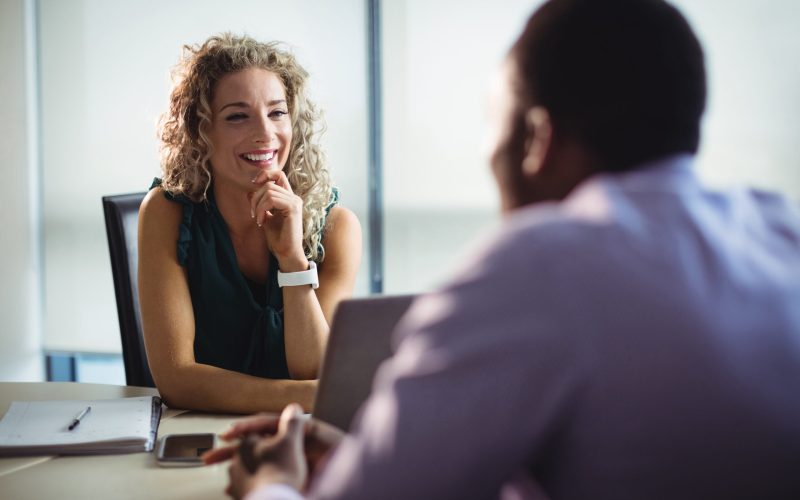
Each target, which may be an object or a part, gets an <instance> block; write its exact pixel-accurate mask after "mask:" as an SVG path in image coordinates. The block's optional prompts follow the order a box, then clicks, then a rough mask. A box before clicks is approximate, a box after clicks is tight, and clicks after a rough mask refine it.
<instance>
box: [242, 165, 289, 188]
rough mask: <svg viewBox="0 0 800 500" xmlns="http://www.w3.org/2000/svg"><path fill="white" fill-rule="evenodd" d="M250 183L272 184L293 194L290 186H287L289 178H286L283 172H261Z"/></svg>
mask: <svg viewBox="0 0 800 500" xmlns="http://www.w3.org/2000/svg"><path fill="white" fill-rule="evenodd" d="M252 182H253V184H264V183H266V182H274V183H276V184H277V185H278V186H280V187H282V188H283V189H286V190H288V191H289V192H293V191H292V186H291V184H289V178H288V177H286V173H285V172H284V171H283V170H262V171H261V172H259V173H258V175H256V176H255V177H254V178H253V180H252Z"/></svg>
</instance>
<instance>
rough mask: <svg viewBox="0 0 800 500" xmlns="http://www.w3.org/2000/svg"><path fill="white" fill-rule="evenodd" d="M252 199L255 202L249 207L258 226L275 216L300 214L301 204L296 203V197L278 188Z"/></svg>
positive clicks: (270, 189) (267, 190)
mask: <svg viewBox="0 0 800 500" xmlns="http://www.w3.org/2000/svg"><path fill="white" fill-rule="evenodd" d="M254 198H255V202H254V203H252V204H251V206H252V207H253V208H252V210H253V212H254V214H255V216H256V222H257V223H258V224H259V225H261V224H263V223H264V222H265V221H266V220H267V219H270V218H272V217H273V216H275V215H277V214H281V215H283V216H289V215H291V213H292V212H294V211H297V212H298V214H299V213H300V212H302V204H300V203H298V198H297V196H296V195H294V194H292V193H288V192H286V191H284V190H281V189H280V188H279V187H275V188H274V189H273V188H268V189H266V190H265V191H264V192H262V193H259V194H257V195H256V196H254Z"/></svg>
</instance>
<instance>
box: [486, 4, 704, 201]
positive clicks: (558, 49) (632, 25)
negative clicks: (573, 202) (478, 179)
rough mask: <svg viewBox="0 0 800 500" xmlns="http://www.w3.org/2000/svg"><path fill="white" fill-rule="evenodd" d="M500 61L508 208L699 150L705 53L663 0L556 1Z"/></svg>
mask: <svg viewBox="0 0 800 500" xmlns="http://www.w3.org/2000/svg"><path fill="white" fill-rule="evenodd" d="M504 70H505V71H504V77H503V82H502V83H501V89H502V90H501V93H505V94H506V95H505V96H504V97H502V98H501V99H500V100H501V101H502V100H506V101H507V102H506V104H504V105H500V107H504V108H506V109H505V111H506V115H505V117H504V118H500V120H501V121H502V122H504V124H503V127H504V131H503V132H502V133H500V134H498V135H499V137H501V138H502V139H501V140H498V141H497V147H496V149H495V150H494V152H493V154H492V166H493V169H494V171H495V175H496V177H497V179H498V182H499V184H500V189H501V193H502V194H503V201H504V207H505V208H507V209H510V208H515V207H518V206H522V205H525V204H528V203H533V202H537V201H541V200H546V199H560V198H563V197H564V196H566V194H568V193H569V191H570V190H571V189H572V188H573V187H574V186H575V185H576V184H577V183H578V182H580V181H581V180H582V179H583V178H585V177H586V176H588V175H591V174H592V173H594V172H598V171H624V170H630V169H634V168H636V167H637V166H639V165H641V164H642V163H644V162H647V161H649V160H654V159H657V158H659V157H663V156H666V155H669V154H674V153H681V152H688V153H694V152H696V151H697V148H698V145H699V141H700V119H701V116H702V114H703V110H704V108H705V98H706V84H705V67H704V62H703V52H702V48H701V47H700V43H699V42H698V40H697V38H696V37H695V35H694V33H693V32H692V30H691V28H690V27H689V25H688V23H687V22H686V20H685V19H684V18H683V16H682V15H681V14H680V13H679V12H678V11H677V10H676V9H675V8H674V7H672V6H671V5H669V4H668V3H666V2H664V1H662V0H550V1H549V2H547V3H545V4H544V5H543V6H542V7H541V8H540V9H539V10H537V11H536V12H535V13H534V14H533V16H532V17H531V18H530V20H529V21H528V23H527V25H526V27H525V29H524V31H523V32H522V34H521V35H520V37H519V38H518V40H517V41H516V42H515V44H514V45H513V46H512V48H511V50H510V52H509V55H508V58H507V61H506V65H505V67H504Z"/></svg>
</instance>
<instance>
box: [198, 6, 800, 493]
mask: <svg viewBox="0 0 800 500" xmlns="http://www.w3.org/2000/svg"><path fill="white" fill-rule="evenodd" d="M704 106H705V70H704V63H703V55H702V50H701V48H700V45H699V43H698V41H697V39H696V37H695V35H694V34H693V33H692V31H691V29H690V27H689V26H688V24H687V23H686V21H685V20H684V18H683V17H682V16H681V15H680V14H679V13H678V12H677V11H676V10H675V9H674V8H673V7H671V6H670V5H669V4H667V3H665V2H663V1H660V0H551V1H549V2H547V3H546V4H544V5H543V6H542V7H541V8H540V9H539V10H538V11H537V12H536V13H535V14H534V15H533V17H532V18H531V19H530V21H529V22H528V25H527V26H526V28H525V30H524V32H523V33H522V34H521V36H520V37H519V39H518V40H517V42H516V43H515V44H514V46H513V47H512V49H511V51H510V53H509V56H508V58H507V61H506V64H505V66H504V68H503V73H502V75H501V77H500V80H499V83H498V88H497V90H496V95H495V100H494V102H493V104H492V107H491V112H492V113H493V114H494V116H495V123H494V130H495V132H496V133H495V135H494V141H493V144H494V148H493V151H492V153H491V158H490V162H491V166H492V169H493V172H494V174H495V177H496V180H497V184H498V187H499V190H500V193H501V199H502V205H503V209H504V211H505V212H506V213H507V218H506V220H505V222H504V224H503V227H502V228H501V230H500V231H499V232H498V233H497V234H496V235H494V236H493V237H492V238H491V239H489V241H487V243H486V244H485V245H484V247H483V248H482V250H481V251H479V252H478V253H477V254H476V255H474V256H473V258H472V259H471V260H469V261H468V262H466V263H465V264H463V265H462V267H461V268H460V271H459V272H458V274H457V277H456V278H455V279H454V280H453V281H452V282H451V283H450V284H449V285H448V286H446V287H444V288H443V289H441V290H439V291H437V292H436V293H434V294H432V295H430V296H428V297H425V298H424V299H422V300H419V301H418V302H417V303H416V304H415V305H414V306H413V307H412V310H411V311H410V313H409V315H408V316H407V317H406V319H405V320H404V321H403V322H402V324H401V325H400V327H399V331H398V332H397V338H398V341H399V344H398V349H397V352H396V354H395V356H394V357H393V358H392V359H391V360H390V361H388V362H387V363H385V364H384V366H383V367H382V368H381V370H380V371H379V373H378V375H377V378H376V381H375V386H374V391H373V394H372V396H371V397H370V399H369V400H368V402H367V403H366V404H365V407H364V408H363V409H362V412H361V415H360V419H359V420H358V422H357V423H356V425H355V426H354V428H353V429H352V430H351V433H350V434H348V435H347V436H346V437H345V438H344V439H343V440H342V441H341V443H339V444H338V446H336V448H335V451H333V452H332V454H331V456H330V458H329V460H328V461H327V464H325V466H324V467H319V466H316V465H317V460H316V457H317V456H318V455H319V450H320V448H322V449H325V447H326V446H327V445H329V444H330V443H331V442H332V441H335V440H334V439H329V438H326V437H325V436H326V434H325V433H324V432H322V433H321V432H319V430H320V429H322V430H323V431H324V430H325V429H324V427H320V426H319V425H318V424H315V425H308V424H304V421H303V420H302V418H301V417H300V414H299V411H298V409H297V408H296V407H292V406H290V407H289V408H287V410H286V411H284V413H283V415H282V417H281V421H280V424H279V425H278V429H277V434H276V435H275V436H272V437H267V438H262V439H257V438H255V437H252V435H251V437H250V438H248V439H246V440H245V441H244V442H243V445H242V447H241V448H240V452H239V453H238V454H236V456H235V457H234V460H233V463H232V465H231V469H230V473H231V486H230V489H229V493H231V494H232V495H234V496H245V495H249V496H248V498H264V499H266V498H300V494H299V493H297V491H302V490H303V489H304V488H306V486H307V484H308V483H309V482H310V488H309V489H308V491H307V494H308V496H309V497H311V498H347V499H391V498H398V499H428V498H430V499H447V498H458V499H463V498H481V499H482V498H498V497H500V498H532V497H536V496H538V495H542V494H546V495H547V496H549V497H550V498H553V499H573V498H575V499H578V498H614V499H625V498H631V499H643V498H647V499H653V498H670V499H671V498H682V499H694V498H697V499H701V498H703V499H705V498H726V499H736V498H800V474H798V468H797V466H798V464H799V463H800V462H798V457H800V398H798V397H797V396H798V393H800V213H798V209H797V208H796V207H794V206H792V205H790V204H789V203H787V202H786V201H783V200H782V199H780V198H778V197H774V196H771V195H768V194H764V193H760V192H753V191H739V192H732V193H724V192H716V191H711V190H708V189H706V188H704V187H702V186H701V185H700V184H699V183H698V181H697V179H696V178H695V175H694V173H693V171H692V164H693V157H694V154H695V153H696V152H697V149H698V145H699V132H700V119H701V116H702V113H703V109H704ZM304 429H305V431H304ZM264 430H272V431H273V432H274V430H275V421H274V420H272V419H269V418H268V417H261V418H260V419H256V420H253V421H250V422H249V423H246V424H242V425H241V426H239V427H237V428H234V429H233V430H232V431H231V432H230V433H229V435H228V437H235V436H241V435H245V434H248V433H249V432H251V431H264ZM304 433H305V436H306V437H305V444H306V452H307V453H308V455H304V447H303V444H304ZM223 456H227V454H226V453H224V452H220V453H218V454H217V455H215V456H212V457H211V458H210V459H211V460H212V461H213V460H217V459H219V458H221V457H223ZM306 458H309V462H310V465H311V468H312V471H311V473H310V477H309V472H308V468H307V467H308V464H307V462H306Z"/></svg>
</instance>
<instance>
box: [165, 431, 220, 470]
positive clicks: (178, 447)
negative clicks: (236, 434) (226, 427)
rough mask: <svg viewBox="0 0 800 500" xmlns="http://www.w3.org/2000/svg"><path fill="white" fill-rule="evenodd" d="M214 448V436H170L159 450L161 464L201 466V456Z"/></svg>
mask: <svg viewBox="0 0 800 500" xmlns="http://www.w3.org/2000/svg"><path fill="white" fill-rule="evenodd" d="M213 447H214V434H170V435H167V436H164V437H163V438H162V440H161V445H160V446H159V448H158V461H159V462H173V463H175V464H186V465H199V464H200V463H201V460H200V456H201V455H202V454H203V453H205V452H207V451H208V450H210V449H211V448H213Z"/></svg>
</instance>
